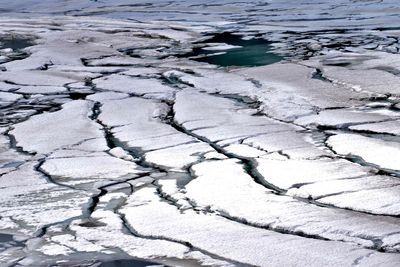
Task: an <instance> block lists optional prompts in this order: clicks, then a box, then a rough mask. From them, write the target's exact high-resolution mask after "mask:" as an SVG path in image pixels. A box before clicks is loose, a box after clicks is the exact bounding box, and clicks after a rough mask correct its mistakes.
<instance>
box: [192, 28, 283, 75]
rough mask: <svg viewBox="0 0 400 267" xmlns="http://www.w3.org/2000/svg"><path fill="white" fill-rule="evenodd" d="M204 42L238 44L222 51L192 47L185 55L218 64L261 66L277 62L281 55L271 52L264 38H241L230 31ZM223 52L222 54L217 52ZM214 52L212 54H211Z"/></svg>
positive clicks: (225, 65) (270, 46) (268, 43)
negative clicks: (190, 51)
mask: <svg viewBox="0 0 400 267" xmlns="http://www.w3.org/2000/svg"><path fill="white" fill-rule="evenodd" d="M203 43H204V44H206V43H226V44H229V45H234V46H240V48H234V49H229V50H222V51H209V50H204V49H202V48H201V47H198V48H195V49H193V51H192V53H189V54H187V55H186V56H188V57H190V58H192V59H194V60H196V61H200V62H207V63H210V64H215V65H219V66H224V67H227V66H247V67H250V66H263V65H269V64H272V63H276V62H279V61H281V60H282V59H283V57H282V56H280V55H278V54H276V53H274V52H273V49H272V48H273V47H272V45H271V44H272V43H271V42H268V41H266V40H264V39H251V40H243V39H242V37H241V36H238V35H233V34H230V33H221V34H217V35H215V36H214V37H213V38H211V39H208V40H206V41H204V42H203ZM220 52H225V53H224V54H217V55H215V54H216V53H220ZM213 54H214V55H213Z"/></svg>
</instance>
